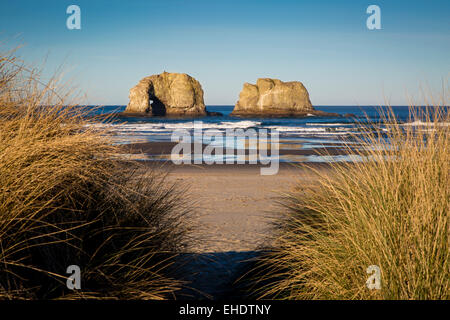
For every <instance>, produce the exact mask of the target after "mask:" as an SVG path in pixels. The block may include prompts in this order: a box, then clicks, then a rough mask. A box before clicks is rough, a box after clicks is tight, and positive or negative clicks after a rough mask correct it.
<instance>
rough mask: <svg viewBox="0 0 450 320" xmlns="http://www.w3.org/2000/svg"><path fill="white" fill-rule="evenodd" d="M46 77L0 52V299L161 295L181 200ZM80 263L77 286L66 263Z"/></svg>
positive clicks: (182, 235) (175, 284) (176, 240)
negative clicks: (122, 155) (126, 157)
mask: <svg viewBox="0 0 450 320" xmlns="http://www.w3.org/2000/svg"><path fill="white" fill-rule="evenodd" d="M59 84H60V82H59V81H58V79H57V78H56V77H53V78H51V79H47V80H46V81H44V80H43V77H42V75H41V74H40V73H39V72H37V71H36V70H34V69H29V68H27V67H26V66H25V65H24V64H23V63H22V62H20V61H19V60H18V59H17V58H15V55H14V52H11V53H7V54H2V55H0V299H80V298H95V299H164V298H168V297H170V296H171V294H173V292H174V291H176V290H178V289H179V288H180V285H181V283H180V282H179V281H176V280H174V279H171V278H170V277H169V275H168V272H167V269H168V267H169V266H170V263H171V258H172V257H173V255H174V254H175V253H176V252H177V251H179V250H180V249H181V248H183V247H184V246H185V244H186V235H187V233H186V232H187V230H188V223H186V221H187V220H188V219H186V215H188V214H189V210H190V209H189V205H188V202H187V199H186V197H185V196H184V194H183V191H182V190H180V189H179V188H176V187H175V186H174V185H170V184H169V183H167V182H166V180H165V175H164V173H158V172H157V171H152V170H149V169H146V168H145V166H143V165H140V164H138V163H136V162H131V161H118V160H117V154H118V153H119V152H120V151H119V150H118V149H117V147H116V146H114V145H113V144H112V143H111V142H110V141H109V140H108V138H107V137H108V134H107V132H105V131H99V130H97V129H95V127H94V126H89V124H90V123H89V121H88V120H86V117H85V115H86V113H85V110H83V108H81V107H79V106H68V105H67V104H68V103H67V99H68V98H70V96H71V95H70V91H67V90H66V89H65V87H64V86H63V87H60V86H59ZM69 265H78V266H79V267H80V269H81V290H69V289H67V287H66V279H67V277H68V276H69V274H66V269H67V267H68V266H69Z"/></svg>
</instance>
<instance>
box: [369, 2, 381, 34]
mask: <svg viewBox="0 0 450 320" xmlns="http://www.w3.org/2000/svg"><path fill="white" fill-rule="evenodd" d="M366 13H367V14H370V16H369V17H368V18H367V21H366V26H367V29H369V30H380V29H381V9H380V7H379V6H377V5H375V4H372V5H370V6H368V7H367V10H366Z"/></svg>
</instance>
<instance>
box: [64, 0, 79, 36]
mask: <svg viewBox="0 0 450 320" xmlns="http://www.w3.org/2000/svg"><path fill="white" fill-rule="evenodd" d="M66 13H67V14H70V16H69V17H67V20H66V26H67V29H69V30H80V29H81V9H80V7H79V6H77V5H75V4H72V5H70V6H68V7H67V9H66Z"/></svg>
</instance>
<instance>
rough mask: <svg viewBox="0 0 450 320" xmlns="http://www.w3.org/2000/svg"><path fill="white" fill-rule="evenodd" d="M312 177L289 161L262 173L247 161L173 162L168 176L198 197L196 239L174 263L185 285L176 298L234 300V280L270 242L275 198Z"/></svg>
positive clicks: (194, 197)
mask: <svg viewBox="0 0 450 320" xmlns="http://www.w3.org/2000/svg"><path fill="white" fill-rule="evenodd" d="M316 167H319V168H324V169H325V168H327V167H328V166H320V165H319V166H317V165H316ZM312 176H313V174H312V173H311V171H308V170H305V169H300V168H298V166H293V165H290V164H285V165H281V167H280V170H279V172H278V174H276V175H273V176H262V175H260V168H259V167H258V166H250V165H242V166H238V165H231V166H229V165H215V166H207V165H202V166H197V167H195V166H186V165H183V166H172V168H171V173H170V175H169V179H170V180H171V181H175V182H177V183H182V184H185V185H188V187H189V194H190V197H192V198H193V199H196V200H197V207H196V214H195V217H194V218H193V221H192V223H194V224H195V229H194V230H195V232H196V235H195V236H197V237H198V238H199V239H200V241H197V242H196V243H194V244H193V247H192V248H191V249H192V252H189V253H185V254H182V255H180V257H179V259H178V262H177V264H176V265H175V266H176V267H177V268H179V270H181V272H180V274H182V280H185V281H187V282H188V283H189V285H188V286H187V287H186V288H185V289H184V290H182V291H181V292H179V293H178V295H177V298H181V299H224V298H236V296H235V294H236V293H237V292H238V291H237V290H236V289H235V285H236V284H235V281H236V280H237V279H238V278H239V277H240V276H242V275H243V274H244V273H245V272H247V271H248V269H249V268H251V267H252V262H251V261H252V260H254V259H256V258H258V256H259V254H260V253H261V251H260V250H261V249H262V248H264V247H266V246H270V244H271V236H272V235H273V230H272V229H271V222H272V221H273V218H276V217H277V216H278V215H279V212H280V207H279V206H278V205H277V203H276V201H277V198H278V197H279V196H280V195H281V194H282V193H283V192H287V191H289V190H290V189H291V188H292V187H293V186H294V185H295V184H296V183H300V184H310V183H311V179H312Z"/></svg>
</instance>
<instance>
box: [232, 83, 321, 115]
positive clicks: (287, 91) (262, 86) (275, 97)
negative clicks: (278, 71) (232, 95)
mask: <svg viewBox="0 0 450 320" xmlns="http://www.w3.org/2000/svg"><path fill="white" fill-rule="evenodd" d="M324 114H325V113H323V112H321V111H317V110H315V109H314V108H313V106H312V104H311V101H310V100H309V94H308V91H307V90H306V88H305V86H304V85H303V84H302V83H301V82H299V81H291V82H283V81H281V80H278V79H269V78H262V79H258V80H257V81H256V85H255V84H250V83H245V84H244V88H243V89H242V91H241V93H240V95H239V101H238V102H237V103H236V106H235V107H234V109H233V112H232V113H231V115H233V116H245V117H252V116H255V117H293V116H294V117H305V116H308V115H324Z"/></svg>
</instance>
